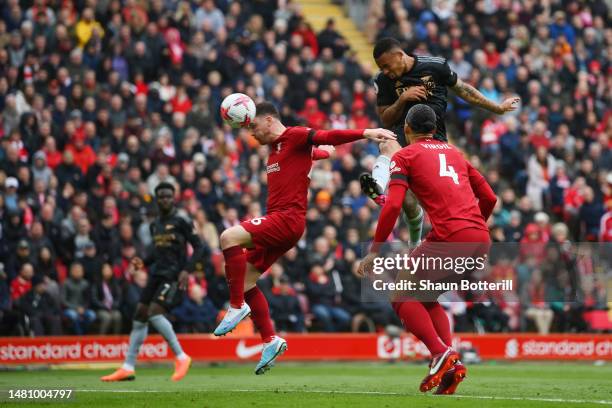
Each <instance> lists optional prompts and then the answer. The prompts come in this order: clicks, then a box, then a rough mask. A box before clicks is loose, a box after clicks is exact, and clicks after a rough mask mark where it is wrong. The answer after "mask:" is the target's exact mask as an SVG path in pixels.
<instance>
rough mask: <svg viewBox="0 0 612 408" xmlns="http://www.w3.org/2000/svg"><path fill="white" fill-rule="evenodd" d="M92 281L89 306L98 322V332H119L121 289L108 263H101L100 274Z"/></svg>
mask: <svg viewBox="0 0 612 408" xmlns="http://www.w3.org/2000/svg"><path fill="white" fill-rule="evenodd" d="M93 282H94V284H93V285H92V294H91V307H92V309H94V310H95V311H96V315H97V318H98V321H99V322H100V328H99V330H100V334H109V333H110V334H119V333H121V322H122V317H121V312H120V310H119V309H120V306H121V289H120V288H119V284H118V283H117V281H116V280H115V276H114V275H113V268H112V267H111V266H110V264H108V263H105V264H104V265H102V270H101V274H100V275H99V276H97V277H96V278H94V280H93Z"/></svg>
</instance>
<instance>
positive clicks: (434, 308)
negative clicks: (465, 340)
mask: <svg viewBox="0 0 612 408" xmlns="http://www.w3.org/2000/svg"><path fill="white" fill-rule="evenodd" d="M423 306H425V309H427V312H428V313H429V317H430V318H431V322H432V323H433V325H434V327H435V328H436V332H437V333H438V336H440V338H441V339H442V341H443V342H444V343H445V344H446V345H447V346H449V347H452V345H453V335H452V333H451V328H450V321H449V320H448V316H447V315H446V312H445V311H444V308H443V307H442V305H441V304H439V303H438V302H423Z"/></svg>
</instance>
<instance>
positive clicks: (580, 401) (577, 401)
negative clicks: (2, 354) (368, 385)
mask: <svg viewBox="0 0 612 408" xmlns="http://www.w3.org/2000/svg"><path fill="white" fill-rule="evenodd" d="M181 391H187V390H175V391H170V390H161V391H154V390H75V392H107V393H119V394H121V393H125V394H130V393H135V394H138V393H159V394H166V393H176V392H181ZM206 391H213V392H215V391H224V392H244V393H256V392H272V393H275V392H277V391H276V390H244V389H242V390H201V391H198V392H206ZM278 392H279V393H306V394H342V395H387V396H398V397H416V396H421V395H422V396H430V398H440V397H442V398H451V399H452V398H466V399H482V400H501V401H533V402H561V403H574V404H600V405H612V401H607V400H585V399H564V398H536V397H499V396H492V395H461V394H454V395H435V396H434V395H432V394H405V393H401V392H387V391H331V390H280V389H279V390H278Z"/></svg>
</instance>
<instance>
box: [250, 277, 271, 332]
mask: <svg viewBox="0 0 612 408" xmlns="http://www.w3.org/2000/svg"><path fill="white" fill-rule="evenodd" d="M243 286H244V285H243ZM244 300H245V301H246V302H247V304H248V305H249V306H250V307H251V320H253V323H254V324H255V327H257V330H259V335H260V336H261V339H262V340H263V342H264V343H267V342H270V341H272V339H273V338H274V327H273V326H272V319H270V308H269V307H268V301H267V300H266V297H265V296H264V294H263V293H262V292H261V290H259V288H258V287H257V286H255V287H254V288H253V289H249V290H248V291H247V292H246V293H245V294H244Z"/></svg>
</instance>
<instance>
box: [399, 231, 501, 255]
mask: <svg viewBox="0 0 612 408" xmlns="http://www.w3.org/2000/svg"><path fill="white" fill-rule="evenodd" d="M490 247H491V237H490V235H489V231H485V230H481V229H477V228H466V229H462V230H459V231H457V232H454V233H453V234H451V235H449V236H448V237H446V238H445V239H444V240H439V239H437V238H436V237H435V236H433V235H432V234H428V235H427V236H426V237H425V239H424V240H423V242H422V243H421V245H419V246H418V247H416V248H415V249H414V251H412V253H411V254H410V256H426V257H436V256H440V257H466V256H467V257H479V256H484V255H485V254H488V253H489V249H490Z"/></svg>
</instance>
